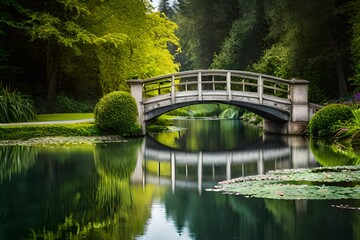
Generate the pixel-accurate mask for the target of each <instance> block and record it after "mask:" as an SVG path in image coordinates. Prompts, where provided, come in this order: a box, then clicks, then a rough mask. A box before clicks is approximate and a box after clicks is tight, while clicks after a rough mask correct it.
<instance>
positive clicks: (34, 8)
mask: <svg viewBox="0 0 360 240" xmlns="http://www.w3.org/2000/svg"><path fill="white" fill-rule="evenodd" d="M0 13H1V18H0V34H1V38H0V46H1V47H0V70H1V74H0V81H1V82H3V83H4V84H5V85H11V87H17V88H19V89H20V91H21V92H25V93H28V94H31V95H32V96H34V97H36V102H40V103H41V102H44V99H46V103H47V111H54V103H55V96H56V95H58V94H61V95H65V96H68V97H70V98H74V99H77V100H81V101H89V100H93V99H99V98H100V97H101V96H102V95H104V94H106V93H109V92H112V91H115V90H129V89H128V86H127V84H126V80H128V79H131V78H133V77H139V78H146V77H152V76H156V75H159V74H166V73H170V72H174V71H176V70H177V64H175V63H174V61H173V56H172V55H171V54H170V52H169V50H168V49H167V45H168V43H171V44H173V46H175V48H176V47H177V46H178V39H177V37H176V36H175V34H174V31H175V29H176V28H177V26H176V25H175V24H174V23H172V22H170V21H169V20H167V19H166V18H164V17H163V16H161V15H160V14H159V13H155V12H153V11H152V8H151V6H150V4H149V2H148V1H143V0H107V1H85V0H77V1H67V0H51V1H45V0H35V1H25V0H7V1H1V5H0Z"/></svg>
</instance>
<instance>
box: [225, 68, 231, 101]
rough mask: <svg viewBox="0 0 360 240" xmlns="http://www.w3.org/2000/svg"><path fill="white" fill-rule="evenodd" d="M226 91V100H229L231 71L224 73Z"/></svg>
mask: <svg viewBox="0 0 360 240" xmlns="http://www.w3.org/2000/svg"><path fill="white" fill-rule="evenodd" d="M226 93H227V100H228V101H231V100H232V96H231V72H227V73H226Z"/></svg>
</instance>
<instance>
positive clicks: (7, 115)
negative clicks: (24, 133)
mask: <svg viewBox="0 0 360 240" xmlns="http://www.w3.org/2000/svg"><path fill="white" fill-rule="evenodd" d="M36 119H37V117H36V110H35V107H34V105H33V102H32V101H31V100H30V99H28V98H26V97H25V95H23V94H22V93H21V92H20V91H18V90H15V91H13V92H11V91H9V89H8V88H2V87H1V86H0V122H2V123H10V122H29V121H34V120H36Z"/></svg>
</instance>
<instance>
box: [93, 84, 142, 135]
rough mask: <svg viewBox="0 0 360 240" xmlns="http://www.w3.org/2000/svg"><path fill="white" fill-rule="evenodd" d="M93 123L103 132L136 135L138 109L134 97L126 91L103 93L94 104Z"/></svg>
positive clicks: (137, 131) (138, 130)
mask: <svg viewBox="0 0 360 240" xmlns="http://www.w3.org/2000/svg"><path fill="white" fill-rule="evenodd" d="M94 119H95V125H96V126H97V127H99V128H100V129H101V130H102V131H103V132H106V133H112V134H119V135H126V136H129V135H130V136H138V135H141V127H140V126H139V124H138V111H137V106H136V102H135V99H134V98H133V97H132V96H131V95H130V94H129V93H127V92H123V91H116V92H112V93H109V94H107V95H105V96H104V97H103V98H102V99H100V101H99V102H98V103H97V104H96V106H95V111H94Z"/></svg>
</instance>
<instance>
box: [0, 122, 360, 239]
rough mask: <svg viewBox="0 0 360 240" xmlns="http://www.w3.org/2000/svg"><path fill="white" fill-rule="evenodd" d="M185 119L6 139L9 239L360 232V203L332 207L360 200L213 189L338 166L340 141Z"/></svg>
mask: <svg viewBox="0 0 360 240" xmlns="http://www.w3.org/2000/svg"><path fill="white" fill-rule="evenodd" d="M177 125H178V126H179V127H182V128H185V129H187V130H183V131H180V132H175V133H164V134H159V135H156V136H154V138H152V137H149V136H147V137H146V138H140V139H131V140H129V141H126V142H120V143H99V144H81V143H79V144H65V145H64V144H63V145H42V146H36V147H34V146H0V239H1V240H2V239H4V240H7V239H9V240H12V239H139V240H140V239H141V240H145V239H151V240H152V239H154V240H161V239H209V240H212V239H277V240H278V239H279V240H282V239H284V240H285V239H286V240H287V239H317V240H318V239H357V240H358V239H360V212H359V211H355V210H342V209H338V208H333V207H331V205H333V204H349V205H350V206H356V207H359V206H360V202H359V201H356V200H348V201H344V200H342V201H305V200H301V201H284V200H264V199H256V198H245V197H241V196H228V195H223V194H220V193H216V192H207V191H205V189H206V188H209V187H212V186H214V185H215V184H216V183H217V182H218V181H221V180H224V179H230V178H235V177H239V176H246V175H254V174H263V173H266V172H267V171H268V170H274V169H283V168H312V167H316V166H320V163H321V164H327V163H329V165H331V164H332V162H331V161H332V158H334V156H335V157H336V159H339V158H342V157H343V156H339V155H338V153H336V154H335V153H332V152H331V148H326V147H324V146H323V145H321V146H320V145H317V144H316V143H311V144H310V145H309V143H308V141H307V139H305V138H302V137H285V136H273V135H269V136H268V135H263V134H262V132H261V130H259V129H258V128H256V127H251V126H246V125H242V124H241V123H239V122H237V121H225V120H224V121H211V120H210V121H204V120H201V121H200V120H188V121H184V120H182V121H181V120H180V121H178V122H177ZM343 158H344V159H346V156H345V157H343ZM324 159H325V160H324ZM328 159H329V160H330V162H327V161H328ZM344 161H345V160H344ZM324 162H325V163H324Z"/></svg>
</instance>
